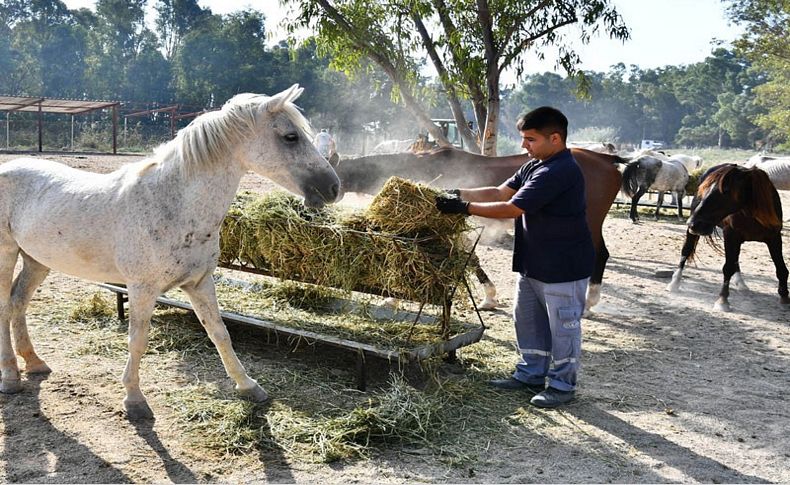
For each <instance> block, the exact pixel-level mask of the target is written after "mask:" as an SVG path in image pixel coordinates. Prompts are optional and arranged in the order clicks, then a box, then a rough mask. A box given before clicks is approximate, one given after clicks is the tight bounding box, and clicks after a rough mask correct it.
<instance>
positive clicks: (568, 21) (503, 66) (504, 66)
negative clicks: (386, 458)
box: [499, 15, 579, 73]
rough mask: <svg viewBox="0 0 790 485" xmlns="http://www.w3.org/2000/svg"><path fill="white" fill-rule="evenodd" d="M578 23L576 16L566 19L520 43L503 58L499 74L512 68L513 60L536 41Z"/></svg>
mask: <svg viewBox="0 0 790 485" xmlns="http://www.w3.org/2000/svg"><path fill="white" fill-rule="evenodd" d="M578 21H579V19H578V18H576V16H575V15H574V16H573V18H569V19H566V20H564V21H562V22H560V23H558V24H555V25H553V26H551V27H549V28H548V29H546V30H543V31H541V32H539V33H537V34H535V35H531V36H529V37H526V38H525V39H524V40H522V41H521V42H520V43H519V45H518V46H516V47H514V48H513V50H512V51H510V53H509V54H507V55H505V56H503V59H502V64H501V65H500V66H499V72H500V73H501V72H502V71H504V70H505V69H507V68H508V66H510V63H511V62H513V60H514V59H515V58H516V57H518V56H519V55H520V54H521V53H522V52H523V51H524V50H526V49H527V48H528V47H529V46H530V44H532V43H533V42H534V41H536V40H538V39H540V38H541V37H543V36H544V35H548V34H549V33H551V32H554V31H555V30H557V29H559V28H562V27H565V26H566V25H570V24H575V23H576V22H578Z"/></svg>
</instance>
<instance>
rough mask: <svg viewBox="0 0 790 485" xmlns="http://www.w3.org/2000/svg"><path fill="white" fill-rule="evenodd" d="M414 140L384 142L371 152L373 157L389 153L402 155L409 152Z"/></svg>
mask: <svg viewBox="0 0 790 485" xmlns="http://www.w3.org/2000/svg"><path fill="white" fill-rule="evenodd" d="M412 143H414V140H384V141H383V142H381V143H379V144H378V145H376V146H375V147H374V148H373V150H372V151H371V152H370V154H371V155H385V154H387V153H401V152H406V151H408V150H409V147H410V146H411V145H412Z"/></svg>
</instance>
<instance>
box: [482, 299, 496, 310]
mask: <svg viewBox="0 0 790 485" xmlns="http://www.w3.org/2000/svg"><path fill="white" fill-rule="evenodd" d="M498 307H499V302H498V301H496V300H492V299H489V298H486V299H485V300H483V302H482V303H480V306H478V307H477V308H478V309H479V310H495V309H497V308H498Z"/></svg>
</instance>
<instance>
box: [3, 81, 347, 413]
mask: <svg viewBox="0 0 790 485" xmlns="http://www.w3.org/2000/svg"><path fill="white" fill-rule="evenodd" d="M301 93H302V89H301V88H299V87H298V86H297V85H294V86H292V87H291V88H289V89H287V90H286V91H283V92H282V93H279V94H277V95H275V96H272V97H267V96H262V95H256V94H239V95H237V96H235V97H233V98H232V99H231V100H229V101H228V102H227V103H226V104H225V105H224V106H223V108H222V110H220V111H215V112H211V113H206V114H204V115H201V116H199V117H198V118H196V119H195V120H194V121H192V123H190V124H189V126H187V127H186V128H184V129H183V130H181V131H180V132H179V133H178V136H177V137H176V138H175V139H174V140H172V141H170V142H168V143H166V144H164V145H162V146H161V147H159V148H158V149H157V150H156V151H155V152H154V154H153V156H152V157H151V158H148V159H146V160H144V161H142V162H139V163H134V164H130V165H127V166H125V167H123V168H121V169H119V170H117V171H115V172H113V173H110V174H96V173H88V172H83V171H80V170H76V169H72V168H69V167H67V166H64V165H61V164H59V163H56V162H50V161H45V160H40V159H29V158H27V159H26V158H20V159H16V160H13V161H10V162H8V163H6V164H4V165H2V166H0V371H2V382H0V392H4V393H15V392H18V391H20V389H21V383H20V373H19V368H18V367H17V359H16V357H15V355H14V348H12V345H11V330H13V336H14V347H16V352H17V354H19V355H20V356H21V357H22V358H23V359H24V360H25V371H26V372H27V373H46V372H50V369H49V367H48V366H47V365H46V364H45V363H44V361H43V360H41V358H39V356H38V355H36V353H35V351H34V350H33V346H32V344H31V342H30V337H29V335H28V331H27V324H26V321H25V309H26V307H27V305H28V303H29V301H30V298H31V296H32V295H33V293H34V292H35V290H36V288H37V287H38V286H39V285H40V284H41V283H42V281H43V280H44V278H45V277H46V276H47V274H48V273H49V270H50V268H52V269H55V270H57V271H61V272H64V273H68V274H71V275H74V276H77V277H80V278H85V279H88V280H93V281H112V282H119V283H125V284H126V286H127V288H128V290H129V307H130V319H129V358H128V360H127V363H126V368H125V370H124V373H123V378H122V381H123V384H124V386H125V387H126V397H125V399H124V401H123V404H124V408H125V409H126V412H127V416H128V417H129V418H130V419H137V418H151V417H153V413H152V411H151V409H150V407H149V406H148V404H147V402H146V399H145V396H144V395H143V393H142V392H141V390H140V385H139V374H138V371H139V366H140V358H141V357H142V355H143V353H144V352H145V349H146V346H147V344H148V330H149V324H150V319H151V314H152V312H153V310H154V305H155V303H156V298H157V296H159V295H160V294H162V293H163V292H166V291H167V290H169V289H171V288H175V287H178V288H181V289H182V290H183V291H184V292H186V294H187V295H188V296H189V299H190V301H191V302H192V306H193V307H194V309H195V313H196V314H197V315H198V318H199V319H200V322H201V323H202V324H203V326H204V327H205V328H206V331H207V333H208V335H209V337H210V338H211V341H212V342H214V345H215V346H216V347H217V350H218V351H219V354H220V357H221V358H222V363H223V364H224V366H225V370H226V371H227V373H228V375H229V376H230V377H231V378H232V379H233V380H234V381H235V383H236V390H237V391H238V392H239V393H240V394H241V395H243V396H245V397H248V398H250V399H252V400H254V401H265V400H266V399H267V398H268V396H267V394H266V391H264V390H263V388H261V387H260V386H259V385H258V383H257V382H255V380H253V379H252V378H250V377H249V376H248V375H247V373H246V371H245V370H244V367H243V366H242V364H241V362H239V359H238V357H237V356H236V354H235V352H234V350H233V347H232V346H231V342H230V337H229V335H228V331H227V329H226V328H225V324H224V323H223V321H222V319H221V317H220V314H219V309H218V307H217V298H216V294H215V290H214V282H213V280H212V277H211V276H212V273H213V272H214V268H215V267H216V264H217V257H218V254H219V227H220V224H221V223H222V220H223V218H224V216H225V213H226V212H227V210H228V207H229V206H230V203H231V201H232V200H233V197H234V194H235V193H236V190H237V189H238V186H239V182H240V180H241V177H242V176H243V175H244V174H245V173H246V172H247V170H253V171H255V172H257V173H259V174H261V175H263V176H266V177H268V178H270V179H271V180H272V181H274V182H276V183H278V184H280V185H282V186H283V187H284V188H286V189H288V190H290V191H293V192H295V193H298V194H301V195H303V196H304V198H305V203H306V204H307V205H311V206H321V205H323V204H324V203H331V202H334V201H335V200H336V199H337V196H338V192H339V184H340V180H339V179H338V177H337V174H336V173H335V172H334V170H333V169H332V167H331V166H330V165H329V163H328V162H327V161H326V160H324V158H323V157H322V156H321V155H320V154H319V153H318V151H317V150H316V149H315V148H314V147H313V145H312V143H311V139H312V136H311V134H310V131H311V130H310V127H309V124H308V122H307V120H306V119H305V118H304V117H303V116H302V115H301V114H300V113H299V111H298V109H297V108H296V106H294V104H293V100H295V99H296V98H297V97H298V96H299V95H300V94H301ZM20 254H21V256H22V260H23V262H24V265H23V268H22V270H21V272H20V273H19V275H18V276H17V277H16V279H15V280H14V281H13V284H12V282H11V281H12V278H13V276H14V267H15V265H16V262H17V257H18V256H19V255H20Z"/></svg>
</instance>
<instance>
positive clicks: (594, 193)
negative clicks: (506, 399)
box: [335, 148, 626, 309]
mask: <svg viewBox="0 0 790 485" xmlns="http://www.w3.org/2000/svg"><path fill="white" fill-rule="evenodd" d="M571 152H572V153H573V157H574V158H575V159H576V161H577V162H578V163H579V167H581V170H582V173H583V174H584V181H585V185H586V187H587V224H588V225H589V226H590V232H591V233H592V237H593V244H594V245H595V252H596V261H595V268H594V270H593V274H592V276H591V277H590V285H589V287H588V290H587V305H586V307H587V308H588V309H589V308H591V307H592V306H594V305H595V304H596V303H598V300H599V299H600V294H601V293H600V292H601V281H602V280H603V272H604V269H605V267H606V260H607V259H609V252H608V251H607V249H606V244H605V243H604V239H603V234H602V233H601V228H602V226H603V220H604V218H606V214H607V213H608V212H609V208H610V207H611V206H612V203H613V202H614V199H615V197H616V196H617V193H618V191H619V190H620V182H621V175H620V172H619V171H618V170H617V167H616V166H615V164H618V163H625V162H626V161H625V160H624V159H622V158H620V157H618V156H616V155H609V154H605V153H597V152H594V151H591V150H585V149H581V148H572V149H571ZM527 161H529V157H528V156H527V155H523V154H522V155H511V156H507V157H486V156H484V155H476V154H474V153H468V152H464V151H460V150H454V149H449V148H443V149H439V150H435V151H432V152H429V153H425V154H420V155H417V154H414V153H395V154H390V155H377V156H369V157H362V158H355V159H346V160H341V161H340V163H339V164H338V165H337V166H335V171H336V172H337V174H338V176H339V177H340V180H341V182H342V189H341V190H342V191H343V192H360V193H365V194H375V193H377V192H378V191H379V189H381V187H382V186H383V185H384V182H386V181H387V179H389V178H390V177H392V176H399V177H404V178H408V179H411V180H416V181H422V182H430V183H431V184H432V185H436V186H439V187H443V188H456V187H486V186H498V185H500V184H502V183H503V182H505V181H506V180H507V179H508V178H510V177H511V176H512V175H513V174H514V173H515V172H516V170H518V169H519V167H521V166H522V165H524V164H525V163H526V162H527ZM477 274H478V278H480V281H481V283H483V284H484V285H485V284H486V282H488V281H489V280H488V277H487V276H486V275H485V273H484V272H483V271H482V270H478V273H477ZM489 288H493V285H490V286H489V287H487V290H486V293H487V297H491V296H493V295H491V294H490V293H489V291H490V290H489Z"/></svg>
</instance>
